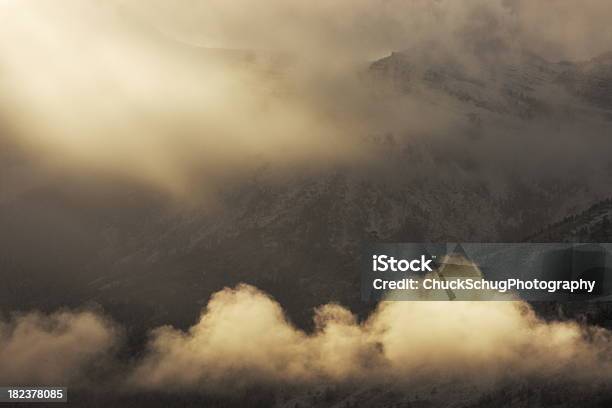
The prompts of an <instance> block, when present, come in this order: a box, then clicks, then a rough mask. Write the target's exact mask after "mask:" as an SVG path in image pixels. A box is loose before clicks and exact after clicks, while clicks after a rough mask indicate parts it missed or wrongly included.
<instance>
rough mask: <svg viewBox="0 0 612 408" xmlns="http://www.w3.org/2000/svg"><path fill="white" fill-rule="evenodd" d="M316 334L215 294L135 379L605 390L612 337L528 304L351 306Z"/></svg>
mask: <svg viewBox="0 0 612 408" xmlns="http://www.w3.org/2000/svg"><path fill="white" fill-rule="evenodd" d="M314 319H315V323H316V329H315V331H314V333H312V334H307V333H305V332H303V331H301V330H299V329H296V328H295V327H294V326H292V325H291V324H290V323H289V322H288V321H287V320H286V318H285V315H284V313H283V310H282V308H281V306H280V305H279V304H278V303H277V302H275V301H274V300H273V299H271V298H270V297H269V296H267V295H266V294H264V293H262V292H260V291H259V290H257V289H256V288H254V287H251V286H247V285H240V286H238V287H236V288H235V289H225V290H223V291H221V292H218V293H216V294H215V295H214V296H213V297H212V299H211V301H210V303H209V304H208V307H207V308H206V309H205V310H204V311H203V313H202V315H201V317H200V320H199V322H198V323H197V324H196V325H194V326H193V327H191V328H190V329H189V330H188V331H187V332H183V331H180V330H176V329H174V328H171V327H162V328H158V329H156V330H155V331H153V333H152V338H151V342H150V344H149V348H148V352H147V355H146V357H145V358H144V359H143V360H142V361H141V362H140V363H139V365H138V367H137V368H136V369H135V371H134V373H133V375H132V376H131V382H132V383H133V384H135V385H137V386H139V387H143V388H145V389H169V388H170V389H177V388H178V389H184V388H187V389H193V390H195V389H198V390H208V391H224V390H225V391H227V390H235V389H240V388H242V387H245V386H254V385H275V386H279V385H307V384H313V383H317V382H327V383H329V382H332V383H342V382H347V381H351V382H354V381H357V382H365V383H367V384H376V383H381V382H384V381H392V382H394V383H397V382H400V383H421V384H425V383H427V382H429V383H431V384H438V383H441V382H444V381H450V380H453V381H459V382H460V383H466V382H467V383H468V384H471V385H476V386H479V387H487V386H492V385H493V384H495V383H498V382H500V381H503V380H511V379H512V378H513V376H516V375H531V376H534V377H540V378H550V379H556V378H563V379H565V380H571V381H585V380H589V381H590V380H596V381H605V379H609V378H611V376H612V365H611V364H610V362H609V360H606V359H605V358H602V357H603V356H609V355H610V352H611V351H612V344H611V342H610V333H609V332H607V331H605V330H602V329H596V328H585V327H581V326H579V325H578V324H576V323H574V322H563V323H561V322H552V323H547V322H545V321H543V320H540V319H539V318H538V317H536V315H535V314H534V312H533V311H532V310H531V309H530V307H529V306H528V305H526V304H524V303H522V302H518V301H516V302H383V303H381V304H380V306H379V307H378V308H377V310H376V311H375V312H374V313H373V314H372V316H370V317H369V318H368V319H367V320H366V321H364V322H362V323H359V322H357V320H356V318H355V316H354V315H353V314H352V313H351V312H350V311H348V310H347V309H345V308H343V307H341V306H338V305H333V304H330V305H326V306H323V307H320V308H318V309H317V310H316V312H315V317H314Z"/></svg>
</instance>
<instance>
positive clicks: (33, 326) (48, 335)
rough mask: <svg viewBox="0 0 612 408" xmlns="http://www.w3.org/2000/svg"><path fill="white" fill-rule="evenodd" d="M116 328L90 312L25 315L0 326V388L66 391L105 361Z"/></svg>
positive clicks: (113, 341)
mask: <svg viewBox="0 0 612 408" xmlns="http://www.w3.org/2000/svg"><path fill="white" fill-rule="evenodd" d="M117 339H118V332H117V329H116V328H115V326H114V325H113V324H112V323H110V322H109V321H108V320H106V319H105V318H103V317H101V316H100V315H98V314H97V313H94V312H88V311H85V312H70V311H63V312H57V313H54V314H51V315H44V314H41V313H28V314H21V315H14V316H13V317H12V318H10V319H9V320H7V321H0V361H2V364H1V365H0V383H2V384H4V385H9V384H10V385H32V384H41V385H42V384H46V385H66V384H69V383H70V384H74V383H78V382H79V381H81V380H82V378H84V377H90V376H91V374H92V370H93V369H95V367H99V366H100V365H101V364H102V363H104V362H106V361H108V360H107V358H108V357H109V355H110V352H111V351H112V348H113V346H114V345H115V344H116V342H117Z"/></svg>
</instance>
